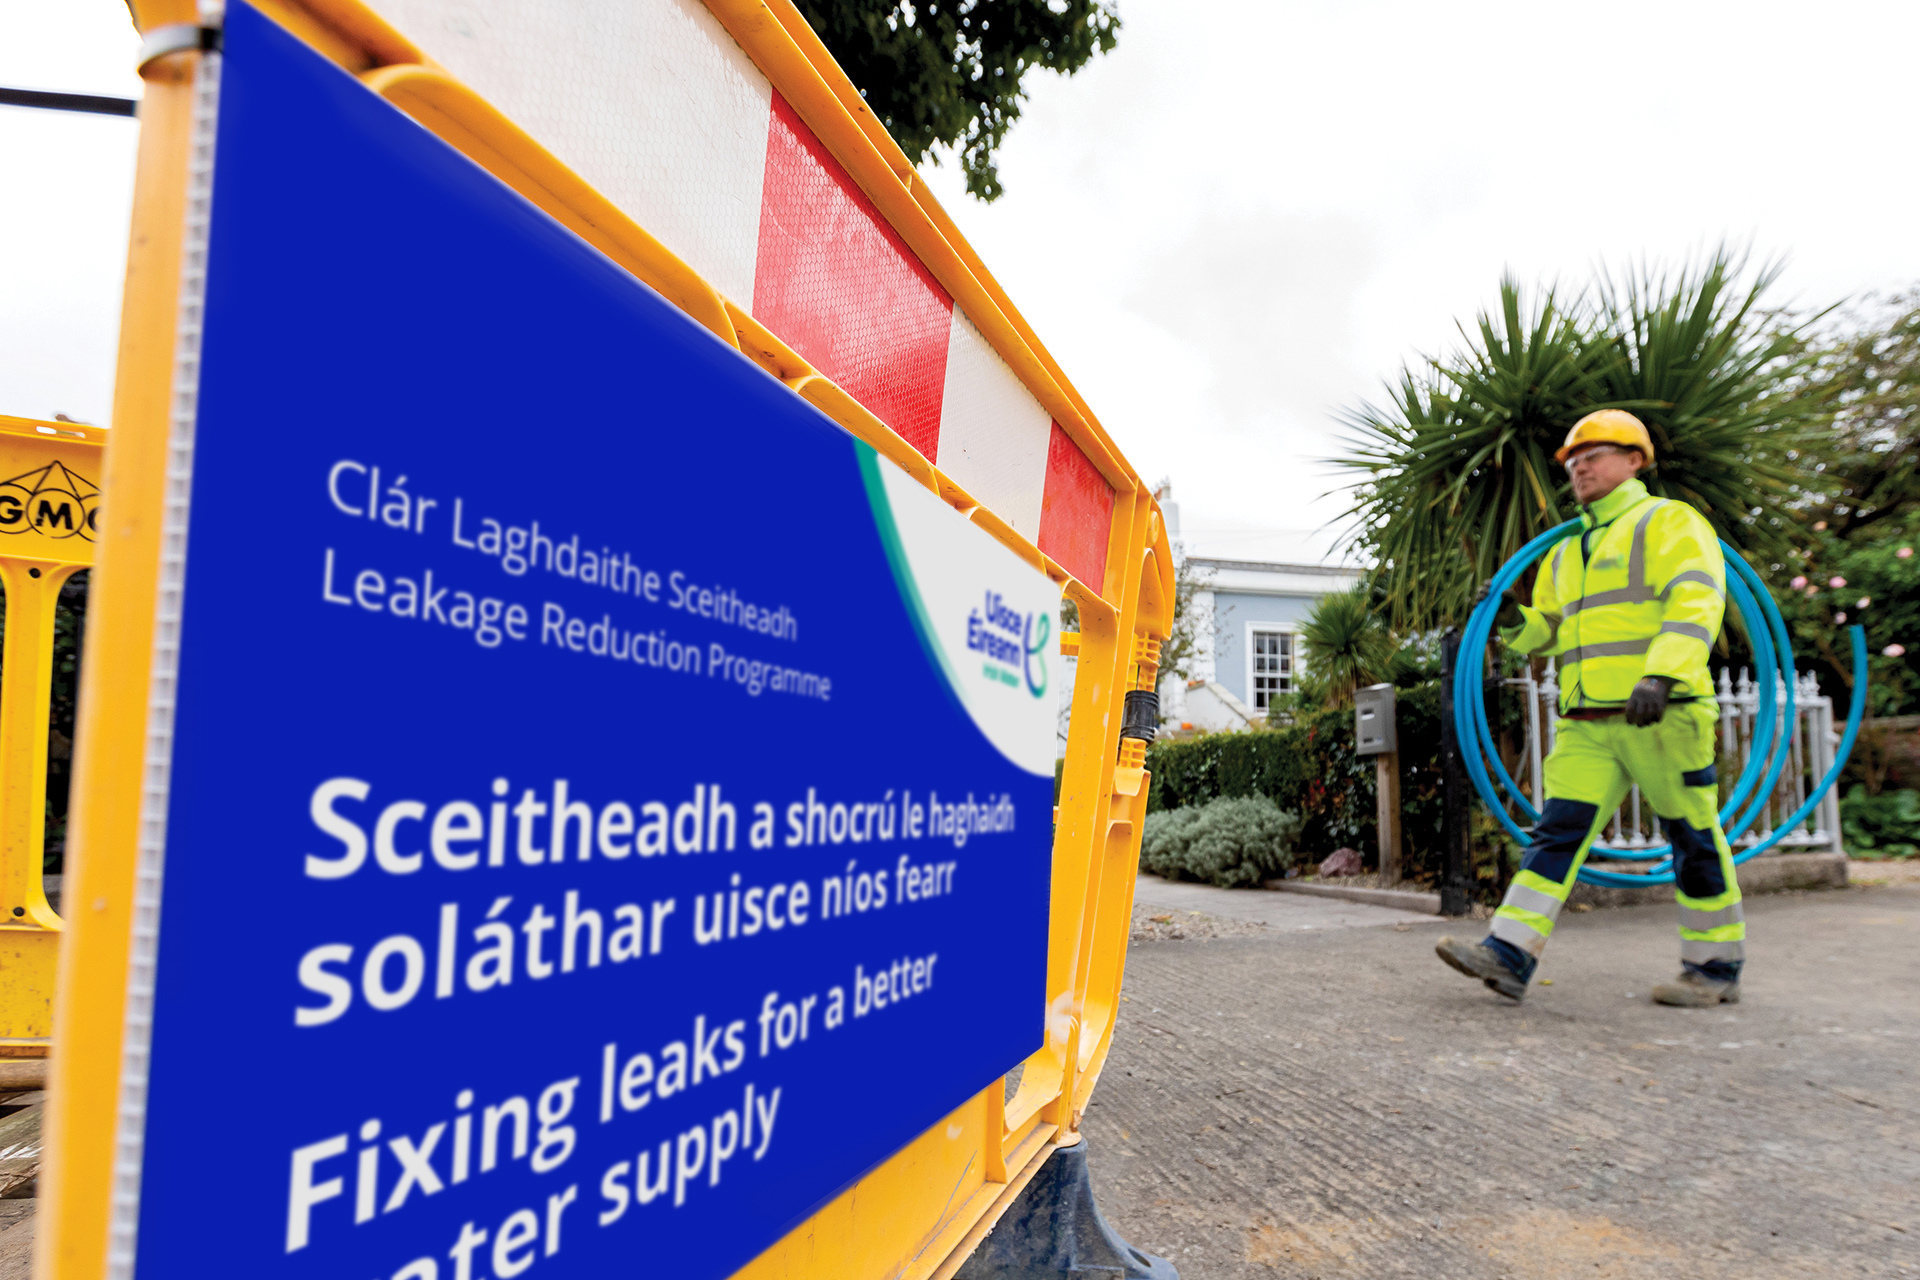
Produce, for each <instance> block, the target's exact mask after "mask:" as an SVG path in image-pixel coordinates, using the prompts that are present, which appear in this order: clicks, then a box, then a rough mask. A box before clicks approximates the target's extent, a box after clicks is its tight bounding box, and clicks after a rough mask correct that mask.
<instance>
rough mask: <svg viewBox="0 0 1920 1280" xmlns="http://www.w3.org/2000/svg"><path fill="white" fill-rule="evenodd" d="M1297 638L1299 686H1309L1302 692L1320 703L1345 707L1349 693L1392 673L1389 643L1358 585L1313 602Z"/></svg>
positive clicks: (1366, 594) (1363, 586)
mask: <svg viewBox="0 0 1920 1280" xmlns="http://www.w3.org/2000/svg"><path fill="white" fill-rule="evenodd" d="M1300 639H1301V640H1302V641H1303V642H1304V643H1305V648H1306V652H1305V653H1303V654H1302V655H1301V658H1300V661H1301V666H1302V668H1303V671H1302V673H1301V680H1300V682H1301V684H1302V685H1304V686H1310V689H1309V690H1308V692H1310V694H1311V696H1312V697H1313V700H1314V701H1315V702H1316V703H1318V704H1320V705H1324V706H1333V707H1344V706H1349V705H1351V704H1352V702H1353V691H1354V690H1355V689H1359V688H1361V687H1363V686H1365V685H1370V684H1378V683H1380V682H1381V681H1383V680H1387V679H1389V678H1391V676H1392V674H1393V666H1394V654H1395V649H1394V643H1393V640H1392V638H1391V637H1389V636H1388V634H1387V631H1386V628H1385V627H1383V626H1382V625H1381V624H1380V617H1379V614H1378V613H1377V612H1375V609H1374V601H1373V593H1372V591H1371V590H1370V589H1369V588H1368V584H1366V583H1364V582H1360V583H1356V584H1354V586H1353V587H1351V588H1349V589H1348V590H1346V591H1330V592H1328V593H1327V594H1326V595H1324V596H1321V597H1320V598H1319V599H1318V600H1316V601H1315V602H1314V605H1313V611H1312V612H1311V613H1309V614H1308V615H1307V620H1306V622H1304V623H1302V624H1301V627H1300Z"/></svg>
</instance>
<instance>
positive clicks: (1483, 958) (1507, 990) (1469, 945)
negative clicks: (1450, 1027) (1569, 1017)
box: [1433, 937, 1527, 1003]
mask: <svg viewBox="0 0 1920 1280" xmlns="http://www.w3.org/2000/svg"><path fill="white" fill-rule="evenodd" d="M1433 949H1434V952H1435V954H1437V955H1438V956H1439V957H1440V958H1441V959H1442V960H1445V961H1446V962H1447V963H1448V964H1450V965H1452V966H1453V967H1454V968H1456V969H1458V970H1459V971H1460V972H1462V973H1464V974H1466V975H1467V976H1468V977H1469V978H1478V979H1480V980H1481V981H1482V982H1484V983H1486V984H1487V987H1488V988H1489V989H1490V990H1493V991H1497V992H1499V993H1500V994H1501V995H1503V996H1505V997H1506V998H1507V999H1509V1000H1512V1001H1514V1002H1516V1003H1517V1002H1519V1001H1521V1000H1524V999H1526V996H1527V981H1526V979H1525V978H1522V977H1521V976H1520V975H1519V974H1517V973H1515V972H1514V971H1513V970H1512V969H1511V968H1509V967H1508V966H1507V962H1506V961H1505V960H1502V959H1501V958H1500V956H1499V955H1498V954H1497V953H1496V952H1495V951H1494V950H1493V948H1492V947H1489V946H1487V945H1486V944H1485V943H1483V942H1463V941H1462V940H1460V939H1459V938H1453V937H1447V938H1442V939H1440V941H1439V942H1437V943H1435V944H1434V947H1433Z"/></svg>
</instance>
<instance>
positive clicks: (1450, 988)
mask: <svg viewBox="0 0 1920 1280" xmlns="http://www.w3.org/2000/svg"><path fill="white" fill-rule="evenodd" d="M1146 892H1147V891H1146V889H1145V888H1144V887H1143V889H1142V894H1143V895H1145V894H1146ZM1247 896H1249V897H1251V896H1252V895H1250V894H1249V895H1247ZM1260 896H1261V897H1263V898H1264V897H1266V896H1268V895H1260ZM1271 896H1275V897H1278V896H1280V895H1271ZM1169 905H1173V904H1169ZM1748 909H1749V913H1750V918H1751V920H1752V933H1753V937H1754V941H1753V943H1752V944H1751V948H1752V954H1753V960H1752V966H1753V967H1752V971H1751V974H1750V976H1749V979H1748V982H1747V984H1746V986H1747V995H1746V1001H1745V1003H1743V1004H1741V1005H1739V1006H1737V1007H1731V1008H1724V1009H1721V1010H1714V1011H1705V1010H1673V1009H1663V1008H1659V1007H1656V1006H1653V1005H1651V1004H1650V1003H1649V1002H1648V1000H1647V996H1646V992H1647V987H1648V985H1649V984H1650V983H1651V982H1653V981H1655V980H1658V979H1661V978H1665V977H1668V976H1670V975H1671V973H1672V970H1673V968H1674V967H1675V965H1674V963H1673V957H1674V955H1675V951H1676V944H1675V940H1674V934H1673V918H1672V908H1670V907H1660V908H1656V907H1641V908H1630V909H1625V910H1616V911H1596V912H1593V913H1590V914H1586V915H1573V916H1569V917H1568V918H1567V919H1566V920H1565V921H1564V922H1563V924H1562V925H1561V927H1560V931H1559V933H1558V934H1557V935H1556V937H1555V941H1554V946H1553V948H1552V950H1551V951H1550V953H1549V955H1548V957H1547V959H1546V962H1545V963H1544V965H1543V966H1542V976H1544V977H1546V978H1549V979H1552V980H1553V984H1552V985H1551V986H1546V987H1537V988H1536V989H1535V992H1534V994H1533V995H1532V996H1531V997H1530V998H1529V1000H1528V1003H1527V1004H1526V1005H1525V1006H1522V1007H1519V1008H1515V1007H1513V1006H1511V1005H1508V1004H1506V1003H1504V1002H1502V1001H1499V1000H1498V998H1497V997H1494V996H1493V995H1491V994H1490V993H1488V992H1486V991H1484V990H1482V989H1480V988H1478V987H1475V986H1473V985H1471V984H1470V983H1469V982H1468V980H1466V979H1464V978H1461V977H1459V976H1457V975H1455V974H1454V973H1453V972H1452V971H1451V970H1449V969H1446V968H1444V967H1443V966H1442V965H1441V964H1440V963H1439V961H1438V960H1436V959H1435V958H1434V957H1433V952H1432V947H1433V942H1434V939H1435V938H1437V937H1438V936H1440V934H1442V933H1444V932H1446V931H1447V930H1448V929H1450V928H1451V929H1456V930H1462V931H1468V932H1476V933H1477V932H1478V931H1479V929H1480V928H1483V927H1484V926H1470V925H1469V926H1464V927H1463V926H1462V925H1460V924H1452V925H1449V924H1446V923H1443V922H1438V921H1434V920H1433V919H1432V918H1431V917H1424V918H1423V917H1415V918H1414V920H1413V921H1408V922H1401V923H1398V924H1394V925H1391V926H1389V927H1385V928H1342V929H1325V930H1314V931H1302V930H1299V929H1293V930H1285V929H1270V930H1269V931H1268V932H1266V933H1264V934H1261V935H1258V936H1250V937H1231V938H1221V939H1217V940H1212V941H1189V942H1147V943H1139V944H1136V945H1135V946H1134V948H1133V951H1132V953H1131V956H1130V957H1129V961H1128V965H1129V968H1128V975H1127V994H1128V997H1129V1002H1128V1003H1127V1004H1126V1005H1124V1006H1123V1008H1124V1010H1125V1014H1124V1016H1123V1018H1122V1021H1121V1024H1120V1027H1119V1041H1118V1043H1117V1045H1116V1048H1115V1050H1114V1053H1113V1057H1112V1061H1111V1064H1110V1065H1109V1067H1108V1069H1107V1072H1106V1076H1105V1078H1104V1080H1103V1081H1102V1083H1101V1085H1100V1088H1099V1091H1098V1092H1097V1094H1096V1095H1095V1098H1094V1102H1093V1106H1092V1108H1091V1109H1090V1112H1089V1115H1088V1118H1087V1121H1086V1126H1085V1127H1086V1131H1087V1133H1088V1136H1089V1138H1090V1140H1091V1141H1092V1143H1093V1146H1092V1162H1093V1172H1094V1178H1095V1185H1096V1187H1097V1188H1098V1190H1099V1194H1100V1198H1101V1202H1102V1205H1103V1206H1104V1208H1105V1210H1106V1212H1107V1214H1108V1216H1109V1217H1110V1218H1111V1219H1112V1220H1113V1222H1114V1223H1115V1225H1116V1226H1117V1227H1118V1229H1119V1230H1120V1231H1121V1232H1122V1233H1123V1234H1125V1235H1127V1236H1128V1237H1129V1238H1130V1239H1132V1241H1133V1242H1134V1243H1135V1244H1137V1245H1139V1246H1141V1247H1143V1248H1146V1249H1149V1250H1151V1251H1153V1252H1156V1253H1161V1254H1165V1255H1168V1256H1170V1257H1172V1258H1173V1259H1174V1260H1175V1261H1176V1262H1177V1264H1178V1265H1179V1267H1180V1269H1181V1272H1182V1274H1183V1275H1184V1276H1186V1277H1187V1280H1227V1278H1235V1277H1261V1278H1262V1280H1265V1278H1266V1277H1274V1276H1300V1277H1361V1276H1365V1277H1403V1276H1404V1277H1421V1278H1422V1280H1428V1278H1433V1280H1438V1278H1441V1277H1473V1278H1479V1277H1487V1278H1488V1280H1492V1278H1494V1277H1503V1276H1510V1277H1514V1280H1535V1278H1538V1277H1561V1276H1582V1277H1595V1278H1596V1280H1598V1278H1601V1277H1605V1278H1608V1280H1612V1278H1615V1277H1622V1278H1625V1277H1631V1278H1635V1280H1637V1278H1639V1277H1648V1278H1651V1277H1670V1276H1685V1277H1689V1280H1692V1278H1695V1277H1699V1278H1715V1277H1729V1278H1731V1277H1748V1276H1760V1277H1766V1276H1816V1275H1818V1276H1829V1275H1889V1276H1892V1275H1914V1274H1920V1194H1917V1193H1916V1186H1920V1078H1917V1075H1916V1072H1917V1071H1920V1064H1917V1063H1916V1056H1915V1050H1916V1048H1917V1047H1920V948H1917V947H1916V945H1915V944H1916V942H1920V888H1908V887H1890V888H1879V889H1867V890H1859V889H1854V890H1841V891H1834V892H1827V893H1813V894H1805V893H1803V894H1797V895H1779V896H1770V897H1765V898H1759V899H1754V900H1750V901H1749V904H1748Z"/></svg>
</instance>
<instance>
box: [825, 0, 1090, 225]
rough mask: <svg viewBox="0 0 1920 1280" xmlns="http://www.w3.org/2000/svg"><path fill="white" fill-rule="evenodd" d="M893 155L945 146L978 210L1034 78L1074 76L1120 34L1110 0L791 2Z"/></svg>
mask: <svg viewBox="0 0 1920 1280" xmlns="http://www.w3.org/2000/svg"><path fill="white" fill-rule="evenodd" d="M796 2H797V4H798V6H799V9H800V13H801V15H802V16H803V17H805V18H806V20H807V22H808V24H809V25H810V26H812V28H813V29H814V31H815V32H816V33H817V34H818V35H819V37H820V39H821V41H822V42H823V43H825V45H826V46H827V48H828V49H829V50H830V51H831V52H832V53H833V56H834V58H835V60H836V61H838V62H839V64H840V66H841V69H842V70H844V71H845V72H846V73H847V75H848V77H849V78H850V79H851V80H852V81H853V83H854V84H855V85H856V86H858V88H859V90H860V94H861V96H862V97H863V98H865V99H866V101H867V105H868V106H869V107H871V108H872V109H873V112H874V114H875V115H876V116H877V117H878V118H879V120H880V122H881V123H882V124H883V125H885V126H886V128H887V132H888V133H890V134H892V135H893V140H894V141H895V142H897V143H899V144H900V149H901V150H902V151H905V152H906V153H907V155H908V156H910V157H912V158H913V160H914V161H915V162H916V163H918V162H919V161H922V160H925V159H926V157H927V155H928V154H929V153H930V152H931V151H932V149H933V147H934V146H935V144H940V145H944V146H947V147H951V148H952V149H953V150H954V151H955V152H956V153H957V154H958V157H959V160H960V167H961V169H962V171H963V172H964V173H965V174H966V175H967V191H968V192H969V193H970V194H972V195H974V196H977V197H978V198H980V199H981V200H993V199H996V198H998V197H999V195H1000V194H1001V190H1002V188H1001V186H1000V172H999V169H998V168H997V167H996V165H995V163H994V153H995V151H996V150H998V148H999V146H1000V143H1001V142H1002V141H1003V140H1004V139H1005V138H1006V135H1007V130H1008V129H1010V128H1012V127H1013V122H1014V121H1015V120H1017V119H1019V118H1020V108H1021V104H1022V103H1023V102H1024V101H1025V100H1026V96H1027V94H1026V90H1025V88H1024V87H1023V84H1022V80H1023V78H1024V77H1025V76H1026V74H1027V72H1029V71H1031V70H1033V69H1034V68H1036V67H1037V68H1041V69H1043V70H1047V71H1057V72H1059V73H1061V74H1063V75H1072V74H1073V73H1074V72H1076V71H1078V70H1079V69H1080V68H1081V67H1083V66H1085V65H1086V64H1087V62H1088V61H1089V60H1090V59H1091V58H1092V57H1093V56H1094V55H1095V54H1096V53H1106V52H1108V51H1110V50H1111V49H1112V48H1113V46H1114V43H1115V42H1116V41H1117V40H1118V39H1119V35H1120V13H1119V9H1118V6H1117V4H1116V3H1115V2H1114V0H924V2H922V3H914V2H913V0H796Z"/></svg>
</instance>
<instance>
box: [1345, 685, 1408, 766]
mask: <svg viewBox="0 0 1920 1280" xmlns="http://www.w3.org/2000/svg"><path fill="white" fill-rule="evenodd" d="M1393 725H1394V712H1393V686H1392V685H1390V684H1373V685H1368V686H1367V687H1366V688H1364V689H1355V690H1354V691H1353V740H1354V742H1355V743H1356V744H1357V746H1356V750H1358V752H1359V753H1360V754H1361V755H1363V756H1384V755H1391V754H1392V753H1393V752H1395V751H1398V750H1399V749H1400V742H1399V739H1398V737H1397V736H1396V735H1395V734H1394V731H1393Z"/></svg>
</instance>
